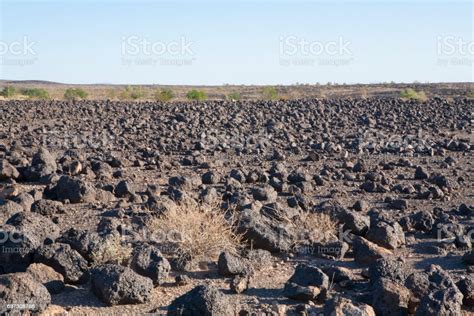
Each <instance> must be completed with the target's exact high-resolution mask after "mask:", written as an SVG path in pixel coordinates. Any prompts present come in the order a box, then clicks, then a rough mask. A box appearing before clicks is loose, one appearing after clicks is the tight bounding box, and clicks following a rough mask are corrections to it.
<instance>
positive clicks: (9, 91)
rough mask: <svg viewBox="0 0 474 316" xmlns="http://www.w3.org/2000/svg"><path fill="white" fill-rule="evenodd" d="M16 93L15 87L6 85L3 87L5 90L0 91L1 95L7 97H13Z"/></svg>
mask: <svg viewBox="0 0 474 316" xmlns="http://www.w3.org/2000/svg"><path fill="white" fill-rule="evenodd" d="M15 93H16V91H15V88H13V87H10V86H6V87H4V88H3V90H2V91H1V92H0V95H1V96H2V97H5V98H11V97H12V96H14V95H15Z"/></svg>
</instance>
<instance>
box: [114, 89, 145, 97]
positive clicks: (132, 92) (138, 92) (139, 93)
mask: <svg viewBox="0 0 474 316" xmlns="http://www.w3.org/2000/svg"><path fill="white" fill-rule="evenodd" d="M143 97H145V91H143V89H142V87H140V86H133V87H132V86H127V87H126V88H125V90H124V91H122V93H120V99H123V100H128V99H133V100H137V99H141V98H143Z"/></svg>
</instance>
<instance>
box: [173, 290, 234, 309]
mask: <svg viewBox="0 0 474 316" xmlns="http://www.w3.org/2000/svg"><path fill="white" fill-rule="evenodd" d="M234 314H235V311H234V309H233V307H232V305H231V302H230V300H229V299H228V298H227V297H226V296H225V295H224V294H223V293H222V292H221V291H219V290H218V289H216V288H215V287H213V286H211V285H198V286H196V287H195V288H194V289H192V290H191V291H189V292H187V293H186V294H183V295H181V296H180V297H178V298H176V299H175V300H174V301H173V302H171V304H170V305H169V307H168V315H173V316H175V315H176V316H178V315H202V316H211V315H212V316H227V315H234Z"/></svg>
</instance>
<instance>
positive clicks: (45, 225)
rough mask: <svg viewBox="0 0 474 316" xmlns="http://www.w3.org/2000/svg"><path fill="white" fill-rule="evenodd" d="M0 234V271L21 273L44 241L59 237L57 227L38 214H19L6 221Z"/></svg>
mask: <svg viewBox="0 0 474 316" xmlns="http://www.w3.org/2000/svg"><path fill="white" fill-rule="evenodd" d="M0 233H1V237H2V238H0V248H1V249H2V251H1V252H0V270H1V271H3V272H23V271H25V269H26V267H27V266H28V265H29V264H30V263H32V262H33V255H34V252H35V251H36V249H38V248H39V247H41V246H42V245H43V243H44V241H45V240H46V239H48V240H55V239H56V238H58V237H59V227H58V226H57V225H56V224H54V223H53V222H52V221H50V220H49V219H48V218H46V217H44V216H41V215H39V214H36V213H31V212H20V213H16V214H15V215H13V216H12V217H10V218H9V219H8V220H7V222H6V225H4V226H3V229H2V230H1V231H0Z"/></svg>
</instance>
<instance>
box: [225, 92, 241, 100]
mask: <svg viewBox="0 0 474 316" xmlns="http://www.w3.org/2000/svg"><path fill="white" fill-rule="evenodd" d="M240 99H242V96H241V95H240V93H238V92H231V93H229V94H228V95H227V100H232V101H238V100H240Z"/></svg>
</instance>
